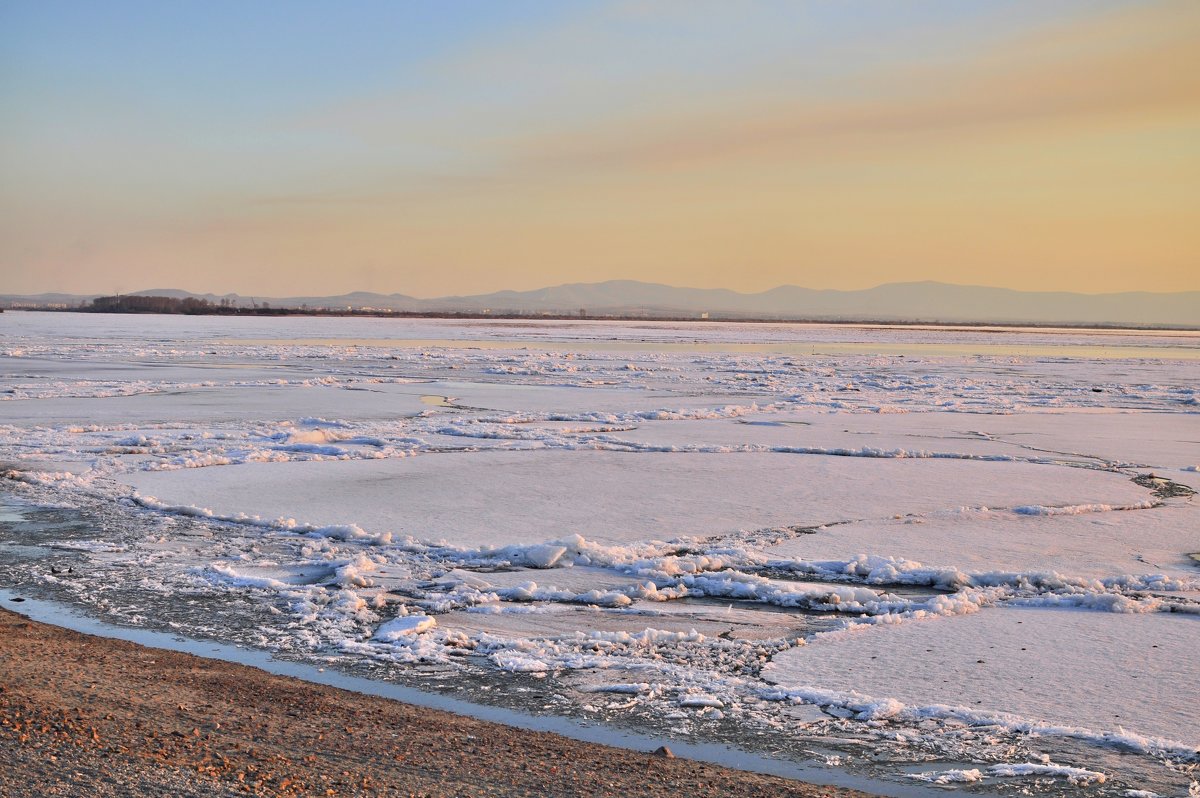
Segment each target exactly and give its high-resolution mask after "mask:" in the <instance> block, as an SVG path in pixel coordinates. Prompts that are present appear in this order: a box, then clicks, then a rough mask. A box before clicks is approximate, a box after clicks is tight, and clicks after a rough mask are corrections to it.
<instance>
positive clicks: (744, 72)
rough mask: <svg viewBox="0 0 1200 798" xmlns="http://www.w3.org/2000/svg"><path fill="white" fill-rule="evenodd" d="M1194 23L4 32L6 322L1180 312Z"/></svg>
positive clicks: (586, 19)
mask: <svg viewBox="0 0 1200 798" xmlns="http://www.w3.org/2000/svg"><path fill="white" fill-rule="evenodd" d="M1197 42H1200V3H1198V2H1195V0H1177V1H1175V2H1115V1H1107V0H1091V1H1089V2H1068V1H1066V0H1061V1H1058V0H1038V1H1037V2H1004V1H997V2H970V1H968V0H953V1H951V0H944V1H943V2H928V1H924V0H914V2H905V3H891V2H883V0H879V1H877V2H865V1H863V0H845V1H844V2H837V1H835V0H829V1H828V2H805V1H803V0H794V1H793V2H765V1H764V2H754V1H752V2H746V3H735V2H708V0H694V1H688V0H679V2H666V1H656V0H645V1H643V2H637V1H635V0H629V1H628V2H566V3H560V2H554V3H550V2H536V3H535V2H512V3H508V2H505V3H492V2H483V1H482V0H481V1H480V2H474V3H472V2H463V3H440V2H428V3H419V2H408V3H401V2H378V3H369V2H358V3H344V4H328V3H309V2H294V3H293V2H287V3H284V2H276V3H270V2H263V3H240V2H212V3H157V2H114V3H103V4H101V3H72V2H21V1H17V2H10V3H5V4H4V5H3V7H0V102H2V106H0V107H3V108H4V109H5V111H4V118H5V122H4V124H3V125H0V292H7V293H33V292H40V291H71V292H80V293H82V292H100V293H112V292H116V291H132V290H139V289H146V288H154V287H174V288H185V289H190V290H194V291H214V292H226V291H237V292H241V293H243V294H260V295H275V296H279V295H296V294H322V293H340V292H344V291H351V290H372V291H383V292H401V293H407V294H412V295H416V296H436V295H442V294H452V293H456V294H462V293H482V292H486V291H494V290H499V289H505V288H512V289H527V288H536V287H540V286H544V285H553V284H558V283H564V282H577V281H599V280H607V279H616V278H628V279H642V280H650V281H655V282H665V283H671V284H676V285H689V286H696V287H725V288H732V289H736V290H741V291H759V290H763V289H767V288H770V287H773V286H776V285H780V284H786V283H791V284H796V285H803V286H808V287H812V288H863V287H868V286H872V285H876V284H879V283H884V282H893V281H907V280H927V279H932V280H942V281H946V282H955V283H968V284H980V285H997V286H1005V287H1011V288H1020V289H1037V290H1075V291H1085V292H1106V291H1123V290H1138V289H1142V290H1156V291H1175V290H1190V289H1198V288H1200V257H1198V256H1200V46H1197Z"/></svg>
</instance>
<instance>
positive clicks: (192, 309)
mask: <svg viewBox="0 0 1200 798" xmlns="http://www.w3.org/2000/svg"><path fill="white" fill-rule="evenodd" d="M80 310H82V311H87V312H91V313H186V314H188V315H190V316H201V315H204V316H207V315H213V314H219V313H227V314H230V315H233V314H243V313H245V314H271V315H275V314H279V315H282V314H286V313H287V312H288V311H287V310H285V309H283V308H272V307H271V306H270V305H268V304H267V303H266V302H263V303H261V304H257V305H255V306H254V307H251V308H243V307H238V306H236V305H234V304H233V303H232V302H230V301H229V300H228V299H222V300H221V301H220V302H219V303H217V302H209V301H208V300H207V299H199V298H198V297H194V296H189V297H184V298H183V299H177V298H175V297H170V296H101V297H96V298H95V299H93V300H92V301H91V303H90V304H88V305H84V306H82V307H81V308H80Z"/></svg>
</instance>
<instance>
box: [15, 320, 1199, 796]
mask: <svg viewBox="0 0 1200 798" xmlns="http://www.w3.org/2000/svg"><path fill="white" fill-rule="evenodd" d="M0 381H2V382H0V470H3V472H4V474H5V476H6V479H5V481H4V483H3V494H2V495H0V499H2V500H3V503H4V506H3V507H2V508H0V510H3V512H2V513H0V578H2V580H3V581H2V582H0V585H3V586H7V587H11V588H17V589H20V590H27V591H30V592H40V593H42V594H45V595H47V596H49V597H55V598H58V599H60V600H65V601H70V602H72V603H76V604H79V605H82V606H85V607H87V608H89V609H90V610H91V611H92V612H95V613H97V614H100V615H102V616H105V617H107V618H109V619H112V620H114V621H117V622H121V623H132V624H139V625H151V626H159V627H162V628H167V629H170V630H171V631H172V632H174V633H180V634H189V635H194V636H199V637H219V638H222V639H227V640H233V641H236V642H239V643H242V644H250V645H255V646H259V647H262V648H266V649H269V650H272V651H275V652H278V653H280V654H285V655H287V656H292V657H301V658H311V659H318V660H320V661H321V662H323V663H333V664H340V665H341V666H342V667H348V668H360V669H362V668H365V669H367V670H368V672H370V673H372V674H374V675H375V677H376V678H392V679H399V680H408V681H411V682H413V683H420V682H421V680H422V679H427V678H430V674H458V675H462V676H464V677H466V676H469V677H470V678H472V679H476V680H480V681H478V682H471V683H477V684H478V688H477V690H476V694H475V697H476V698H477V699H478V700H481V701H482V700H494V698H495V696H496V695H497V694H499V693H503V692H511V694H512V695H513V696H514V697H516V696H522V695H525V694H526V692H525V691H528V690H531V689H532V688H530V687H529V686H528V685H529V681H530V680H533V681H535V682H536V683H537V685H538V690H540V691H541V692H539V693H538V695H539V696H540V698H538V699H536V700H537V701H539V702H541V703H539V704H538V707H541V708H542V709H552V710H553V711H558V712H563V713H566V714H575V715H580V716H583V717H587V718H589V719H591V720H602V721H604V722H609V723H614V724H617V725H621V724H626V723H639V724H649V725H650V726H652V727H654V728H657V729H658V730H660V731H661V732H662V733H666V734H671V735H679V736H687V737H693V738H696V739H700V740H708V739H722V740H732V741H734V742H736V743H737V744H740V745H748V746H752V747H753V746H758V747H760V748H761V749H762V750H764V751H770V752H773V753H775V754H776V755H782V756H793V757H799V758H812V757H814V756H815V757H816V758H817V760H818V761H823V762H826V763H827V764H828V765H829V766H830V767H835V768H845V769H847V770H851V771H858V772H863V773H870V774H872V775H875V776H880V777H883V778H886V779H891V780H892V781H894V782H895V783H897V784H901V783H902V784H905V785H908V786H909V788H913V785H929V789H931V790H937V791H941V790H943V789H947V788H953V787H955V786H956V785H964V788H965V789H970V788H971V787H972V785H983V786H984V787H997V785H1009V786H1008V787H1005V789H1009V788H1012V789H1017V790H1027V791H1032V792H1034V793H1036V794H1055V793H1058V792H1065V793H1067V794H1074V793H1072V792H1071V791H1073V790H1076V791H1077V790H1080V789H1087V790H1093V791H1095V790H1100V791H1101V792H1100V793H1096V794H1106V795H1107V794H1111V795H1123V794H1135V793H1137V794H1144V793H1149V792H1153V793H1156V794H1159V795H1177V794H1178V795H1183V794H1187V792H1188V790H1189V789H1192V784H1193V783H1194V782H1193V779H1195V775H1194V773H1195V771H1196V770H1197V769H1198V768H1200V758H1198V755H1197V753H1196V747H1197V746H1200V737H1197V734H1196V728H1197V727H1196V724H1195V722H1194V720H1193V715H1194V713H1193V712H1192V711H1191V707H1192V704H1193V703H1194V694H1195V691H1196V687H1197V685H1198V684H1200V671H1198V670H1197V666H1196V665H1195V664H1194V663H1195V662H1196V661H1197V660H1198V658H1197V657H1196V656H1195V653H1194V652H1196V651H1200V510H1198V507H1197V501H1196V498H1195V495H1194V491H1195V490H1196V489H1200V477H1197V468H1198V467H1200V466H1197V463H1200V388H1198V387H1197V386H1198V384H1200V335H1197V334H1192V333H1167V332H1162V333H1153V332H1141V333H1122V332H1117V331H1104V332H1085V331H1053V330H972V329H962V330H933V329H923V328H911V329H896V328H876V327H854V326H838V325H829V326H823V325H784V324H752V325H739V324H716V323H714V324H699V323H697V324H689V323H650V322H647V323H596V322H557V321H540V320H531V321H525V322H510V321H499V320H497V321H474V322H470V321H439V320H398V319H328V318H320V319H299V318H274V319H248V318H236V319H220V318H216V317H121V316H100V315H79V314H48V313H15V312H14V313H5V314H3V315H0ZM522 680H525V681H522ZM455 681H456V682H461V680H457V679H456V680H455ZM461 683H463V684H466V683H467V682H461ZM530 695H532V694H530ZM513 700H516V699H515V698H514V699H513ZM531 700H533V699H531ZM867 749H869V752H868V751H867ZM818 752H824V753H818ZM1195 789H1200V787H1197V788H1195ZM1104 791H1109V792H1104ZM1089 794H1091V793H1089Z"/></svg>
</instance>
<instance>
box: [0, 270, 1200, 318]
mask: <svg viewBox="0 0 1200 798" xmlns="http://www.w3.org/2000/svg"><path fill="white" fill-rule="evenodd" d="M135 293H137V294H140V295H143V296H170V297H176V298H180V299H182V298H186V297H197V298H200V299H206V300H208V301H210V302H216V303H220V302H221V301H222V300H227V301H229V302H231V303H234V304H236V305H239V306H243V307H250V306H251V304H252V303H255V304H258V305H262V304H263V303H268V304H269V305H270V306H271V307H275V308H280V307H296V308H299V307H302V306H305V305H307V306H308V307H309V308H353V309H360V308H373V309H377V310H386V311H400V312H410V313H439V312H446V313H456V312H457V313H479V314H485V313H487V314H494V315H505V314H540V313H547V314H571V315H574V314H578V313H580V311H583V312H584V313H586V314H587V315H589V316H603V315H617V316H647V317H656V316H658V317H662V316H683V317H687V316H696V317H699V316H701V315H702V314H705V313H707V314H709V317H710V318H753V319H804V320H813V321H851V320H852V321H899V322H951V323H954V322H976V323H980V322H984V323H1017V324H1026V323H1028V324H1099V325H1166V326H1180V327H1196V328H1200V291H1184V292H1177V293H1153V292H1148V291H1131V292H1125V293H1116V294H1078V293H1070V292H1048V291H1015V290H1012V289H1008V288H985V287H981V286H966V285H951V284H948V283H937V282H917V283H888V284H886V285H881V286H878V287H876V288H868V289H865V290H860V291H836V290H815V289H811V288H799V287H797V286H792V285H784V286H780V287H778V288H772V289H771V290H769V291H763V292H761V293H757V294H743V293H739V292H737V291H729V290H726V289H721V288H677V287H674V286H669V285H661V284H657V283H643V282H638V281H635V280H610V281H608V282H602V283H571V284H568V285H559V286H554V287H551V288H540V289H537V290H534V291H499V292H496V293H493V294H481V295H477V296H448V297H439V298H437V299H417V298H416V297H411V296H406V295H404V294H375V293H370V292H365V291H356V292H354V293H350V294H342V295H339V296H295V297H246V296H239V295H237V294H225V295H217V294H193V293H190V292H188V291H180V290H177V289H167V288H156V289H150V290H146V291H137V292H135ZM95 296H97V295H94V294H93V295H77V294H37V295H33V296H16V295H0V306H4V307H20V306H22V305H24V306H30V305H36V306H43V307H45V306H52V305H58V306H62V305H67V306H75V305H79V304H81V303H83V302H87V301H90V300H91V299H93V298H95Z"/></svg>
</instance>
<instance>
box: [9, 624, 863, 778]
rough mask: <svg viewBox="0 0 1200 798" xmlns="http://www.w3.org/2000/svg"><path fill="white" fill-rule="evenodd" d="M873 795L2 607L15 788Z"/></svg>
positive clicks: (11, 765)
mask: <svg viewBox="0 0 1200 798" xmlns="http://www.w3.org/2000/svg"><path fill="white" fill-rule="evenodd" d="M243 794H253V795H403V796H473V795H489V796H516V795H532V796H576V795H579V796H584V795H587V796H592V795H595V796H600V795H605V796H607V795H639V796H646V797H647V798H653V796H667V795H670V796H679V795H687V796H696V797H697V798H698V797H699V796H717V795H738V796H740V797H741V798H750V797H751V796H764V797H765V796H771V798H777V797H778V796H805V797H810V796H839V797H841V796H861V795H863V793H858V792H855V791H852V790H841V789H835V788H828V787H814V786H810V785H805V784H801V783H799V782H795V781H789V780H787V779H781V778H776V777H772V776H763V775H758V774H753V773H745V772H741V771H736V770H729V769H726V768H721V767H716V766H713V765H707V764H703V763H699V762H693V761H689V760H684V759H672V758H665V757H661V756H657V757H656V756H648V755H646V754H641V753H637V752H633V751H627V750H624V749H617V748H609V747H607V746H602V745H595V744H592V743H583V742H577V741H574V740H570V739H567V738H565V737H560V736H558V735H555V734H547V733H542V732H531V731H524V730H521V729H516V728H512V727H508V726H502V725H497V724H494V723H489V722H486V721H480V720H475V719H472V718H468V717H463V716H459V715H453V714H450V713H446V712H441V711H437V710H431V709H425V708H422V707H415V706H410V705H408V704H402V703H399V702H397V701H391V700H388V699H383V698H375V697H372V696H364V695H360V694H357V693H351V692H348V691H345V690H339V689H336V688H331V687H325V686H322V685H314V684H309V683H307V682H302V681H299V680H296V679H291V678H287V677H282V676H274V675H271V674H268V673H266V672H264V671H260V670H258V669H255V668H249V667H246V666H242V665H236V664H231V663H226V662H220V661H217V660H210V659H203V658H200V657H195V656H192V655H189V654H180V653H175V652H170V651H162V650H158V649H150V648H144V647H142V646H138V645H136V644H133V643H127V642H124V641H120V640H110V639H107V638H101V637H93V636H91V635H84V634H79V633H77V632H72V631H69V630H65V629H60V628H57V627H53V626H48V625H45V624H40V623H36V622H33V621H29V620H27V619H26V618H24V617H22V616H20V615H16V614H13V613H11V612H8V611H6V610H2V609H0V795H5V796H10V798H17V797H18V796H44V795H78V796H85V795H86V796H88V797H89V798H99V797H100V796H117V795H122V796H124V795H129V796H213V795H243Z"/></svg>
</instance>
